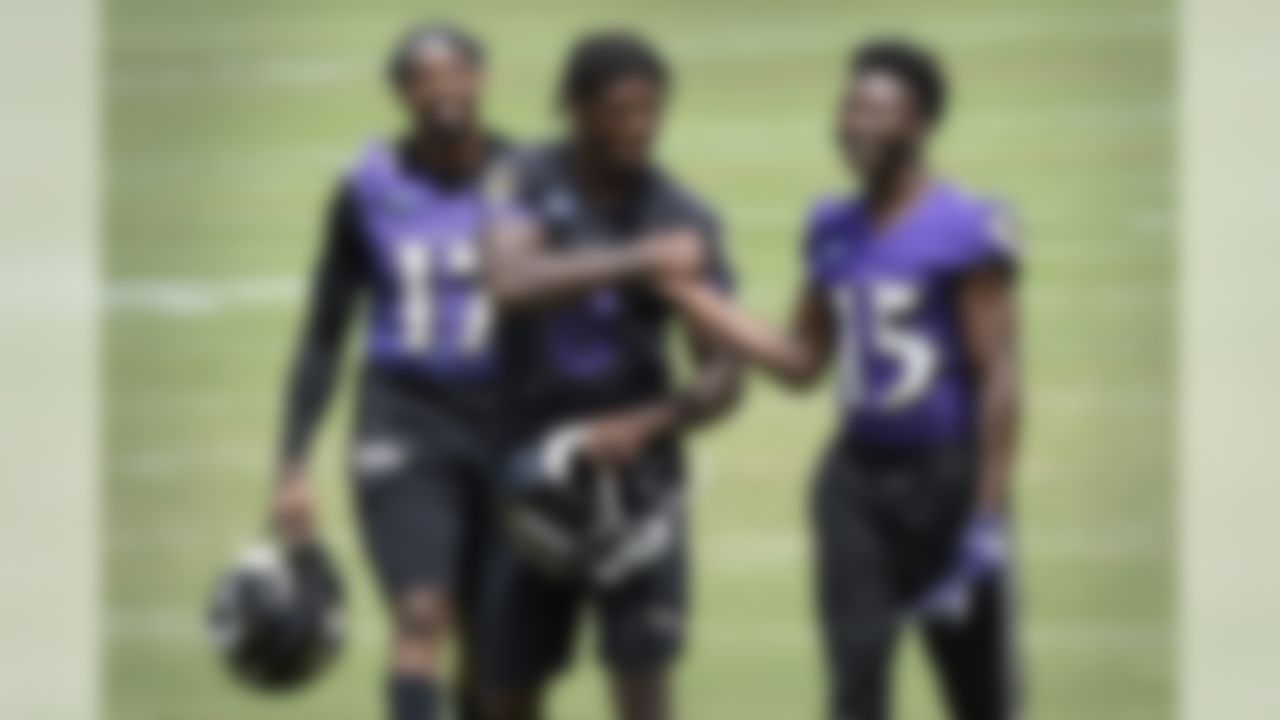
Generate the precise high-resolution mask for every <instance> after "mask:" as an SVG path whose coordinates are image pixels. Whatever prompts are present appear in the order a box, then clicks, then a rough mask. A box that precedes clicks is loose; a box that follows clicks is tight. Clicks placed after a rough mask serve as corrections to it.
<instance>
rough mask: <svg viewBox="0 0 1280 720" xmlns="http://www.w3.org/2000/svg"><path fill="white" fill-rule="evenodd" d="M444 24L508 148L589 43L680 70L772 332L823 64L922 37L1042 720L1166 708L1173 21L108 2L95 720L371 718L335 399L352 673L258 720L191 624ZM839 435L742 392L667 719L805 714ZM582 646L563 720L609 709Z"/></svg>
mask: <svg viewBox="0 0 1280 720" xmlns="http://www.w3.org/2000/svg"><path fill="white" fill-rule="evenodd" d="M451 11H456V12H452V13H451ZM436 13H440V14H453V15H454V16H455V17H458V18H460V19H462V20H464V21H466V22H468V23H471V24H473V25H474V26H475V27H476V28H477V29H479V30H480V31H482V32H483V34H484V35H485V36H487V38H488V40H489V42H490V44H491V46H492V50H493V61H494V67H493V78H492V80H493V82H492V93H491V101H490V102H489V114H490V116H491V117H492V118H493V120H494V121H495V123H496V124H498V125H499V126H500V127H502V128H503V129H505V130H507V131H509V132H511V133H513V134H514V135H516V136H517V137H521V138H527V137H536V136H538V135H540V134H543V133H546V132H548V131H550V130H552V129H553V128H554V127H555V122H556V118H555V115H554V113H553V112H552V108H551V102H550V94H551V93H550V91H551V86H552V83H553V79H554V73H555V69H556V66H557V64H558V62H559V59H560V57H561V54H562V51H563V48H564V47H565V44H566V43H567V42H568V41H569V40H570V39H571V38H572V37H573V36H574V35H575V34H576V33H577V32H578V31H579V30H581V29H583V28H586V27H590V26H596V25H616V24H630V25H634V26H637V27H639V28H641V29H643V30H645V31H648V32H651V33H652V35H653V36H654V37H655V38H656V39H658V40H659V41H660V43H661V45H662V46H663V47H664V48H665V49H667V50H668V51H669V53H670V55H671V57H672V59H673V61H674V63H675V65H676V67H677V69H678V73H679V78H678V95H677V99H676V104H675V106H674V108H673V112H672V113H671V116H670V122H669V126H668V132H667V135H666V138H665V142H664V147H663V152H664V157H665V158H666V160H667V162H668V163H669V164H670V165H671V166H672V167H673V168H675V169H677V170H678V171H679V172H680V173H681V174H682V175H683V176H684V177H685V178H686V179H687V180H688V181H689V182H690V183H691V184H693V185H695V186H696V187H698V188H700V189H701V190H703V191H704V192H705V193H706V194H707V195H709V196H710V197H711V198H713V199H714V200H715V201H716V202H717V203H718V205H719V207H720V209H721V211H722V212H723V214H724V216H725V218H726V220H727V221H728V224H729V227H730V229H731V248H732V252H733V256H734V259H735V261H736V263H737V265H738V268H739V271H740V275H741V277H742V287H743V294H744V297H745V299H746V301H747V302H748V303H749V305H750V306H751V307H753V308H754V309H756V310H758V311H760V312H762V313H765V314H766V315H769V316H771V317H774V318H778V317H780V316H781V315H782V314H783V312H784V310H785V306H786V304H787V302H788V298H789V296H790V292H791V287H792V285H793V283H794V282H795V278H796V275H797V263H796V259H797V256H798V254H797V241H796V231H797V228H798V226H799V224H800V222H801V217H802V214H803V212H804V208H805V207H806V205H807V204H808V203H809V201H810V200H811V199H812V198H813V197H815V196H816V195H818V194H820V193H822V192H824V191H826V190H829V189H832V188H838V187H839V186H840V185H841V183H842V176H841V173H840V169H839V167H838V164H837V163H836V161H835V159H834V157H833V152H832V147H831V143H830V141H829V137H830V132H829V118H830V112H831V110H832V106H833V100H834V91H835V87H836V82H837V79H838V77H839V74H840V71H841V67H842V64H843V62H844V58H845V53H846V50H847V48H848V47H849V46H850V44H851V42H852V41H853V40H855V39H857V38H859V37H863V36H866V35H868V34H871V33H875V32H880V31H904V32H910V33H913V34H917V35H919V36H921V37H922V38H924V39H926V40H928V41H930V42H932V43H936V44H937V45H938V47H939V48H940V49H941V50H942V51H943V53H944V54H945V57H947V58H948V59H949V61H950V62H951V65H952V69H953V71H954V76H955V82H956V86H957V102H956V106H955V109H954V116H953V120H952V121H951V122H950V123H949V125H948V127H947V131H946V133H945V136H944V138H943V142H942V146H941V148H940V151H941V152H940V164H941V165H942V166H943V167H945V169H946V170H947V171H948V173H950V174H952V175H953V176H955V177H957V178H960V179H961V180H963V181H964V182H966V183H968V184H970V185H972V186H974V187H975V188H977V189H980V190H983V191H991V192H995V193H998V194H1001V195H1003V196H1005V197H1006V198H1008V199H1009V200H1010V201H1011V202H1012V203H1013V204H1014V205H1015V206H1016V207H1017V208H1018V209H1019V210H1020V212H1021V215H1022V218H1023V221H1024V223H1025V226H1026V236H1027V240H1026V243H1027V244H1026V249H1025V252H1026V258H1027V270H1026V272H1025V274H1024V275H1023V278H1024V281H1025V284H1024V289H1025V293H1024V306H1025V322H1026V327H1027V334H1026V355H1027V365H1028V385H1029V408H1028V410H1029V412H1028V419H1027V434H1026V444H1025V453H1024V458H1023V462H1022V465H1021V471H1020V472H1019V477H1018V484H1019V488H1020V491H1019V498H1018V505H1019V508H1020V518H1019V520H1020V525H1021V531H1022V538H1021V539H1022V543H1021V547H1020V556H1021V561H1022V567H1023V570H1024V572H1023V578H1022V579H1023V585H1024V597H1025V616H1026V623H1025V627H1026V631H1027V632H1026V637H1025V646H1026V650H1027V656H1028V661H1029V666H1030V672H1031V678H1030V679H1031V699H1032V707H1033V713H1032V716H1033V717H1036V718H1041V719H1044V720H1082V719H1085V718H1087V719H1089V720H1156V719H1159V718H1170V717H1172V690H1173V686H1174V676H1173V672H1174V668H1175V657H1176V650H1177V644H1176V638H1175V636H1174V633H1173V620H1172V617H1173V603H1172V600H1171V597H1172V592H1173V587H1174V577H1175V576H1174V564H1173V556H1174V548H1173V537H1174V536H1173V531H1172V520H1171V518H1172V507H1173V489H1174V488H1173V481H1172V476H1173V471H1174V469H1173V468H1172V466H1171V461H1170V459H1169V458H1170V456H1171V450H1172V448H1173V442H1174V438H1173V425H1174V423H1173V418H1174V413H1175V412H1176V402H1175V398H1174V396H1173V387H1172V379H1171V378H1172V373H1173V369H1174V368H1173V365H1172V362H1171V360H1170V358H1171V356H1172V347H1171V346H1172V342H1173V336H1172V327H1173V324H1172V317H1173V304H1174V299H1175V289H1174V286H1173V277H1174V269H1175V254H1174V250H1175V248H1174V243H1173V236H1174V232H1173V231H1174V221H1173V210H1174V205H1173V202H1174V197H1173V189H1172V178H1171V175H1172V167H1173V163H1172V157H1171V136H1172V132H1173V127H1172V123H1171V117H1172V103H1173V50H1172V38H1173V22H1174V13H1173V11H1172V8H1171V5H1170V3H1168V2H1165V1H1163V0H1072V1H1068V0H1052V1H1049V0H1043V1H1039V2H1031V1H1027V0H980V1H979V2H965V3H955V2H949V3H948V2H852V1H850V0H840V1H836V0H820V1H814V0H796V1H794V2H785V3H766V2H757V1H754V0H752V1H746V2H743V1H738V2H732V1H730V0H698V1H697V2H675V1H674V0H658V1H655V2H645V3H621V2H604V3H590V2H586V1H585V0H539V1H538V2H514V1H511V0H509V1H507V2H495V1H494V0H472V1H471V2H468V3H465V4H464V3H458V4H456V6H455V7H452V8H451V7H445V6H440V5H435V6H433V5H430V4H415V3H407V2H376V1H365V2H329V1H327V0H269V1H264V0H220V1H218V2H212V1H207V0H206V1H204V2H199V1H196V0H110V2H108V3H107V4H106V9H105V11H104V21H105V26H106V33H107V46H108V48H107V58H106V61H107V62H106V68H107V69H106V73H107V76H106V81H107V97H106V100H107V107H108V113H107V117H106V118H105V120H106V122H107V127H106V129H105V131H104V132H105V137H106V141H107V147H108V150H107V156H106V161H107V170H106V177H105V180H106V182H107V185H108V195H107V197H106V218H105V221H106V224H107V228H108V233H109V242H110V244H109V248H108V250H107V252H106V267H105V269H104V272H105V273H106V277H107V280H106V282H107V287H108V290H107V300H108V303H109V309H108V310H107V313H108V314H107V317H106V320H107V331H106V332H107V336H106V339H107V343H108V352H107V357H106V358H105V369H104V380H105V386H106V389H107V393H108V395H107V406H106V408H107V409H106V416H105V418H104V424H105V427H106V428H107V437H106V451H107V462H108V468H107V470H108V483H107V485H106V487H105V490H104V505H105V508H106V519H105V523H104V525H105V536H104V537H103V544H102V556H103V558H104V560H105V562H106V565H105V567H106V577H105V585H106V589H107V594H106V600H105V606H104V608H103V613H104V628H105V637H104V638H103V643H102V648H103V653H104V656H105V658H104V659H105V662H106V668H107V671H106V672H107V676H106V680H105V691H106V696H107V697H106V707H107V708H108V712H107V716H106V717H107V718H109V720H287V719H291V718H299V719H302V718H305V719H306V720H360V719H370V720H372V719H373V718H378V717H379V708H378V693H379V692H380V689H381V679H380V672H379V668H380V663H381V657H382V648H383V645H384V640H385V637H386V630H385V627H384V626H383V624H382V620H381V616H380V614H379V609H378V607H377V605H376V600H375V598H374V595H373V593H372V583H371V578H370V576H369V574H368V571H367V569H366V568H365V566H364V565H363V563H362V562H361V557H360V553H359V547H358V544H357V542H356V540H355V535H354V533H353V529H352V523H351V520H352V516H351V512H350V506H349V502H348V499H349V498H348V492H347V488H348V485H347V479H346V478H345V476H344V473H343V471H342V468H343V465H342V456H343V452H342V449H343V445H344V443H343V439H344V437H345V435H346V430H347V427H348V425H349V417H348V413H347V412H346V409H347V402H348V401H347V400H346V396H345V394H344V400H343V402H341V403H339V406H338V407H336V408H335V410H334V412H333V414H332V415H331V416H330V422H329V423H328V424H327V430H326V432H325V435H324V437H323V442H322V446H321V447H322V451H321V452H320V453H319V454H318V456H317V457H316V459H315V462H314V466H315V469H316V473H317V477H318V479H319V481H320V482H321V483H322V485H323V488H324V500H325V502H324V520H325V524H326V527H327V530H328V533H329V536H330V537H331V539H332V541H333V542H334V543H335V545H336V547H337V548H338V550H339V551H340V556H341V560H342V561H343V566H344V568H345V570H346V571H347V576H348V580H349V583H350V584H351V585H352V586H353V589H354V590H355V598H354V600H355V604H354V614H355V615H354V617H355V627H354V641H353V643H352V645H351V647H350V648H349V651H348V652H347V654H346V655H345V656H344V657H343V659H342V661H341V663H340V664H339V665H338V666H337V667H336V668H335V670H334V671H333V672H332V674H330V675H329V676H327V677H326V678H325V679H324V681H323V682H322V683H320V684H318V685H317V686H316V687H315V688H313V689H311V690H309V691H308V692H306V693H304V694H302V695H300V696H298V697H297V698H293V699H262V698H258V697H255V696H252V695H249V694H246V693H245V692H243V691H241V690H240V689H238V688H237V687H236V686H235V685H234V684H232V683H231V682H230V681H229V680H228V679H227V678H226V677H225V676H224V674H223V673H222V672H221V669H220V668H219V667H218V666H217V665H216V664H215V663H214V662H213V658H212V656H211V653H210V652H209V651H208V648H207V647H206V644H205V642H204V636H203V632H202V615H203V611H204V603H205V599H206V594H207V591H208V589H209V584H210V581H211V577H212V575H213V573H214V571H215V570H216V569H217V568H218V566H219V565H220V564H221V563H222V562H223V561H225V560H226V559H227V558H228V557H229V555H230V554H231V553H232V552H233V551H234V550H235V549H236V548H237V547H238V546H239V545H241V544H242V543H243V542H244V541H245V540H246V539H248V538H249V537H250V536H251V533H252V532H253V531H255V530H256V529H257V528H259V527H260V524H261V521H262V507H263V500H264V497H265V493H266V487H267V481H268V478H269V476H270V472H269V471H270V467H271V459H272V456H273V452H274V446H275V442H276V420H277V415H278V401H279V396H280V381H281V378H282V374H283V370H284V367H285V361H286V358H287V356H288V354H289V350H290V346H291V343H292V340H293V337H294V334H295V325H296V323H297V320H298V315H299V312H300V311H301V304H300V300H301V289H302V287H303V278H304V275H305V272H306V269H307V268H308V266H309V265H310V263H311V260H312V256H313V253H314V250H315V245H316V231H317V228H318V225H319V218H320V208H321V205H322V203H323V201H324V199H325V197H326V195H327V194H328V192H329V191H330V188H331V186H332V183H333V180H334V178H335V176H336V175H337V173H338V172H340V171H341V169H342V168H343V167H344V166H345V165H346V163H348V162H349V160H350V158H351V157H352V156H353V154H354V152H355V150H356V148H357V147H358V146H359V145H360V144H362V143H363V142H364V140H365V139H366V138H367V137H369V136H372V135H375V134H378V133H382V132H386V131H389V130H393V129H394V127H395V126H394V112H393V108H392V107H391V105H390V104H389V103H388V102H387V98H386V93H385V92H384V88H383V87H382V85H381V82H380V63H381V60H382V53H383V51H384V50H385V48H386V47H387V45H388V43H389V40H390V38H391V37H392V36H393V35H394V34H395V33H396V32H397V31H398V30H399V29H400V28H401V26H402V24H403V23H404V22H406V21H407V20H410V19H413V18H417V17H422V16H431V15H433V14H436ZM832 414H833V413H832V401H831V398H830V394H829V393H824V392H816V393H813V394H812V395H810V396H808V397H805V398H801V399H795V398H791V397H786V396H783V395H782V394H780V393H779V392H777V391H775V390H774V389H772V388H771V387H769V386H768V385H767V384H765V383H762V382H758V383H755V384H754V385H753V388H752V392H751V396H750V400H749V404H748V405H747V406H746V408H745V409H744V411H743V412H741V414H740V415H739V416H738V417H736V418H734V419H733V420H732V421H731V422H729V423H728V424H727V425H725V426H724V427H723V428H722V429H720V430H717V431H715V432H714V433H712V434H711V435H709V436H707V437H705V438H704V439H702V440H700V441H699V443H698V446H697V456H698V467H699V475H700V477H701V481H702V484H701V489H700V492H699V493H698V504H697V508H696V515H697V580H696V584H697V603H696V613H695V626H694V631H693V637H692V651H691V653H690V655H689V657H688V659H687V661H686V662H685V664H684V665H683V667H682V671H681V674H680V689H681V696H682V700H683V706H684V708H685V713H684V716H685V717H687V718H694V719H695V720H753V719H756V718H760V719H762V720H766V719H767V720H774V719H784V720H791V719H792V718H818V717H820V715H821V708H822V705H823V677H822V675H823V671H822V668H821V666H820V664H819V655H818V648H817V643H816V635H815V632H814V628H813V625H812V622H811V612H810V605H811V598H810V582H809V575H808V565H807V554H808V550H807V534H806V510H805V506H806V501H807V478H808V475H809V472H810V469H811V466H812V463H813V458H814V456H815V451H816V448H818V446H819V445H820V444H821V443H822V442H823V441H824V439H825V437H826V435H827V433H828V431H829V427H830V424H831V420H832ZM585 640H586V639H585V638H584V643H583V647H582V648H581V649H580V653H579V660H580V662H579V663H578V666H577V671H576V672H574V673H573V674H572V676H571V677H570V678H569V679H568V680H567V681H566V682H565V683H564V684H563V685H562V686H561V687H560V688H559V690H558V691H557V693H556V695H555V711H554V713H553V714H552V717H553V718H554V719H555V720H598V719H599V718H602V717H606V715H605V713H604V711H603V709H602V708H603V701H604V691H603V687H602V685H601V683H600V677H599V674H598V672H597V670H596V669H595V666H594V663H593V662H590V660H592V658H593V656H594V647H592V646H591V645H590V644H588V643H587V642H585ZM904 650H905V652H903V653H902V655H901V656H900V657H901V666H902V670H903V672H902V673H901V679H902V682H901V683H900V685H899V688H900V697H901V701H900V707H901V708H902V709H903V711H904V713H903V717H907V718H927V717H938V716H939V715H938V711H937V708H936V701H935V692H934V687H933V685H932V684H931V682H930V681H929V679H928V678H927V676H926V675H925V674H924V673H923V672H922V669H923V664H922V663H921V661H920V655H919V653H918V650H917V649H916V645H915V642H914V639H912V640H911V641H909V642H907V643H905V644H904Z"/></svg>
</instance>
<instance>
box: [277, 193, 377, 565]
mask: <svg viewBox="0 0 1280 720" xmlns="http://www.w3.org/2000/svg"><path fill="white" fill-rule="evenodd" d="M355 212H356V211H355V205H354V202H353V199H352V198H351V197H350V196H349V194H348V193H346V192H342V191H340V192H339V193H338V194H337V195H336V196H335V198H334V199H333V201H332V202H331V203H330V207H329V211H328V218H327V224H326V228H325V237H324V244H323V248H322V250H321V254H320V257H319V260H318V262H317V263H316V266H315V269H314V271H313V274H312V281H311V291H310V299H309V302H308V307H307V315H306V318H305V320H304V322H303V326H302V332H301V335H300V337H299V339H298V344H297V348H296V350H295V352H294V358H293V363H292V366H291V369H290V371H289V376H288V380H287V382H286V389H285V400H284V418H283V428H284V429H283V432H282V437H281V446H280V456H279V472H278V478H277V485H276V489H275V493H274V500H273V503H274V504H273V507H272V524H273V527H274V529H275V531H276V532H277V533H279V534H280V535H281V536H283V537H285V538H286V539H289V540H303V539H305V538H307V537H310V535H311V533H312V531H313V528H312V524H313V518H312V505H313V498H312V489H311V484H310V482H309V480H308V476H307V471H306V456H307V452H308V449H309V446H310V443H311V439H312V436H313V435H314V434H315V430H316V428H317V426H318V425H319V423H320V421H321V419H322V418H323V416H324V412H325V410H326V409H327V407H328V405H329V401H330V399H331V397H332V395H333V391H334V388H335V386H336V384H337V376H338V369H339V365H340V362H341V356H342V344H343V340H344V338H345V336H346V334H347V330H348V327H349V326H350V324H351V318H352V315H353V311H354V309H355V307H356V305H357V303H358V300H359V296H360V293H361V291H362V289H363V286H364V282H365V278H366V274H365V272H366V264H365V258H364V249H363V243H362V239H361V234H360V229H359V222H358V219H357V218H356V215H355Z"/></svg>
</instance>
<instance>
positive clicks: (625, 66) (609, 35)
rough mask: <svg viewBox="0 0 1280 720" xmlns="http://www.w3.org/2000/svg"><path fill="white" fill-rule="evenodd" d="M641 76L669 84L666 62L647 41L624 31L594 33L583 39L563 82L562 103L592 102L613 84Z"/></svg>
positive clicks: (661, 84) (561, 84)
mask: <svg viewBox="0 0 1280 720" xmlns="http://www.w3.org/2000/svg"><path fill="white" fill-rule="evenodd" d="M630 76H639V77H643V78H647V79H649V80H652V81H653V82H655V83H657V84H658V85H659V86H660V87H661V88H662V89H663V90H664V91H665V90H666V89H667V88H668V86H669V85H670V82H671V80H670V74H669V72H668V70H667V63H666V61H665V60H663V59H662V56H661V55H660V54H658V51H657V50H655V49H654V47H653V46H652V45H650V44H649V42H648V41H646V40H645V39H644V38H642V37H640V36H638V35H635V34H633V33H630V32H627V31H625V30H610V31H605V32H594V33H590V34H587V35H584V36H583V37H582V38H580V39H579V40H578V42H577V44H575V45H574V47H573V50H572V51H571V52H570V53H569V59H568V61H567V62H566V63H565V67H564V74H563V75H562V76H561V79H560V102H561V103H562V104H566V105H567V104H570V103H575V102H582V101H584V100H592V99H594V98H595V97H597V96H598V95H599V94H600V92H601V91H603V90H604V89H605V88H607V87H608V86H609V85H611V84H612V83H613V82H615V81H617V80H620V79H622V78H624V77H630Z"/></svg>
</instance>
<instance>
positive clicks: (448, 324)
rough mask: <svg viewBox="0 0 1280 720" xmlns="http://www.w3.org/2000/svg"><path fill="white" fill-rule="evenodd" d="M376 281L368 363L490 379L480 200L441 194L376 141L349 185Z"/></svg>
mask: <svg viewBox="0 0 1280 720" xmlns="http://www.w3.org/2000/svg"><path fill="white" fill-rule="evenodd" d="M347 187H348V192H350V193H351V194H352V196H353V198H354V200H355V202H356V204H357V207H358V210H359V212H358V216H359V219H360V220H359V221H360V223H361V225H362V227H361V229H362V231H363V232H362V233H361V234H362V235H363V237H364V238H366V243H367V245H368V247H367V249H366V255H367V257H368V258H369V265H370V269H371V274H372V280H373V282H372V298H371V299H372V307H371V311H372V312H371V321H370V323H369V339H368V354H369V359H370V361H371V362H372V363H374V364H377V365H394V366H397V367H405V368H408V369H411V370H414V371H418V372H422V373H426V374H428V375H433V376H437V377H445V378H458V379H462V378H472V377H484V376H487V375H488V374H489V373H490V372H491V366H492V361H491V357H490V353H489V334H490V324H491V323H490V315H491V311H490V304H489V301H488V299H487V298H486V296H485V295H484V292H483V288H482V286H481V283H480V278H479V268H480V263H479V246H478V240H477V236H478V234H479V231H480V228H481V224H482V220H483V212H484V203H483V195H482V193H481V191H480V188H479V187H478V186H477V185H476V184H474V183H473V184H465V185H460V186H442V185H440V184H439V183H436V182H433V181H432V180H431V179H430V178H428V177H426V176H424V175H423V174H422V173H420V172H414V170H413V169H412V168H410V167H408V166H407V164H406V162H405V161H404V158H403V156H402V153H400V152H398V151H397V149H396V147H395V146H394V145H391V144H388V143H384V142H376V143H373V144H371V145H370V146H369V148H368V149H367V150H366V151H365V152H364V154H363V155H362V156H361V158H360V160H359V162H358V163H357V165H356V167H355V168H354V169H353V170H352V172H351V175H350V177H349V179H348V184H347Z"/></svg>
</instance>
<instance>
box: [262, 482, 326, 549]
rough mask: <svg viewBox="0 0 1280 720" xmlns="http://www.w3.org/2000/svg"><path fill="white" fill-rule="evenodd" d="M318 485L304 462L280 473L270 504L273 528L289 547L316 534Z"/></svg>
mask: <svg viewBox="0 0 1280 720" xmlns="http://www.w3.org/2000/svg"><path fill="white" fill-rule="evenodd" d="M315 506H316V500H315V488H314V487H313V486H312V483H311V479H310V478H309V477H308V476H307V472H306V470H305V468H303V467H302V466H301V465H296V464H294V465H289V466H286V467H285V468H284V469H283V470H281V472H280V477H279V479H278V481H277V483H276V489H275V496H274V497H273V498H272V504H271V529H272V532H274V533H275V535H276V537H278V538H279V539H281V540H282V541H284V542H285V543H286V544H287V545H290V546H299V545H305V544H307V543H308V542H309V541H311V540H312V539H313V538H314V537H315V533H316V521H315V514H316V511H315Z"/></svg>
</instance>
